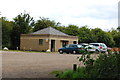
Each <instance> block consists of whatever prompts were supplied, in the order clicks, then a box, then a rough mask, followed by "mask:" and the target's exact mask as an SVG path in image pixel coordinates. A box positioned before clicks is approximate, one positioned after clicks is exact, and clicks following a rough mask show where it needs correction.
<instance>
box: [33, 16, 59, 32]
mask: <svg viewBox="0 0 120 80" xmlns="http://www.w3.org/2000/svg"><path fill="white" fill-rule="evenodd" d="M59 25H60V23H59V22H58V23H56V22H55V21H54V20H49V18H44V17H40V20H37V22H36V23H35V27H34V29H33V31H34V32H35V31H38V30H40V29H43V28H46V27H54V28H55V27H57V26H59Z"/></svg>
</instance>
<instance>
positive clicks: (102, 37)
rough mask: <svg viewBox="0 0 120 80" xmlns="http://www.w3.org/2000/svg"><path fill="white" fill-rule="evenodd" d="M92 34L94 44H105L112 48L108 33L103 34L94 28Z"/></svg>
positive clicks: (112, 43) (112, 42)
mask: <svg viewBox="0 0 120 80" xmlns="http://www.w3.org/2000/svg"><path fill="white" fill-rule="evenodd" d="M92 32H93V35H95V36H96V38H95V39H96V42H99V43H105V44H106V45H107V46H114V40H113V37H112V35H111V34H109V33H108V32H104V31H102V30H101V29H100V28H95V29H93V30H92Z"/></svg>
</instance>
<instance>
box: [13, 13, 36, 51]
mask: <svg viewBox="0 0 120 80" xmlns="http://www.w3.org/2000/svg"><path fill="white" fill-rule="evenodd" d="M33 25H34V20H33V18H32V17H30V15H29V14H28V13H26V12H24V13H21V14H19V15H18V16H17V17H15V18H14V27H13V30H12V34H11V38H12V48H13V49H16V47H20V35H21V34H27V33H30V32H31V31H32V27H33Z"/></svg>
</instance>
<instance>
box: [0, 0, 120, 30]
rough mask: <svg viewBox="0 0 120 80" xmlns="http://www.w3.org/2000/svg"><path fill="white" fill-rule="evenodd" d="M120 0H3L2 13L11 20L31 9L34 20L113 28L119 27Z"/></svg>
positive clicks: (0, 8) (0, 9) (0, 6)
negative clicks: (119, 3) (44, 19)
mask: <svg viewBox="0 0 120 80" xmlns="http://www.w3.org/2000/svg"><path fill="white" fill-rule="evenodd" d="M118 2H119V0H1V1H0V3H1V4H0V11H1V15H2V16H4V17H7V19H8V20H12V19H13V18H14V17H16V16H17V15H18V14H20V13H22V12H24V10H26V12H28V13H30V15H31V16H32V17H34V19H35V20H38V19H39V17H45V18H49V19H50V20H55V21H56V22H60V23H61V24H62V25H65V26H67V25H69V24H74V25H78V26H80V27H81V26H84V25H88V26H89V28H96V27H99V28H101V29H103V30H110V29H111V28H117V27H118Z"/></svg>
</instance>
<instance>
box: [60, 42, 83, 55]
mask: <svg viewBox="0 0 120 80" xmlns="http://www.w3.org/2000/svg"><path fill="white" fill-rule="evenodd" d="M83 48H84V47H83V46H82V45H79V44H69V45H67V46H65V47H63V48H59V49H58V52H59V53H60V54H62V53H64V52H65V53H73V54H76V53H79V52H80V50H83Z"/></svg>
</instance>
